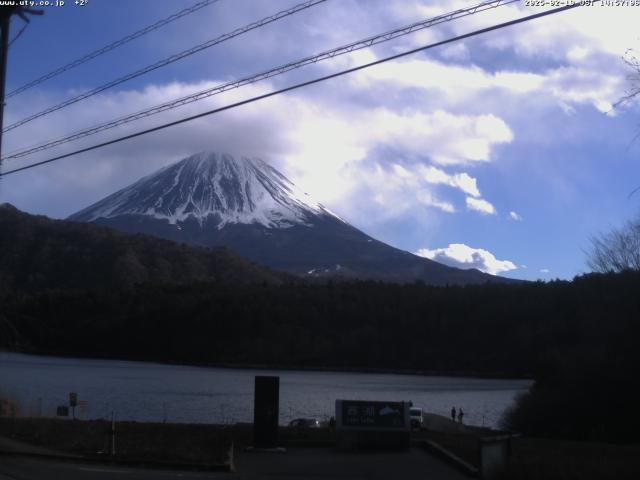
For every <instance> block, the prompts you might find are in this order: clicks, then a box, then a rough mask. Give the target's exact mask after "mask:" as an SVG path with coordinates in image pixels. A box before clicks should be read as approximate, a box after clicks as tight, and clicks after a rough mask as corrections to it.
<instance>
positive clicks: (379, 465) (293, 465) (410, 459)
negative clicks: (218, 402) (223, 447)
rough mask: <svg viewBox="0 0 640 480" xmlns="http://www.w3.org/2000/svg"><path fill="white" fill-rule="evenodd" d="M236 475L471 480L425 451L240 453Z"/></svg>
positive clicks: (289, 479) (292, 479)
mask: <svg viewBox="0 0 640 480" xmlns="http://www.w3.org/2000/svg"><path fill="white" fill-rule="evenodd" d="M235 464H236V468H237V475H238V477H240V478H242V479H245V478H247V479H269V480H280V479H282V480H303V479H305V480H306V479H313V480H335V479H349V480H364V479H366V480H389V479H395V478H399V479H402V480H413V479H420V480H424V479H425V478H428V479H430V480H468V477H466V476H464V475H463V474H462V473H459V472H458V471H457V470H455V469H454V468H453V467H451V466H449V465H447V464H445V463H443V462H442V461H440V460H438V459H437V458H435V457H433V456H432V455H430V454H428V453H426V452H425V451H423V450H421V449H418V448H412V449H411V450H410V451H408V452H369V453H341V452H337V451H335V450H333V449H330V448H290V449H289V450H288V451H287V452H286V453H247V452H237V453H236V456H235Z"/></svg>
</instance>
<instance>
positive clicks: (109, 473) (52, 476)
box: [0, 455, 232, 480]
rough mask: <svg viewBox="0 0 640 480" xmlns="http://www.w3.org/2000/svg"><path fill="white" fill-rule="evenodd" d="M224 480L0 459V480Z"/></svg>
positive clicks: (215, 476) (201, 474) (202, 474)
mask: <svg viewBox="0 0 640 480" xmlns="http://www.w3.org/2000/svg"><path fill="white" fill-rule="evenodd" d="M222 478H224V479H227V480H230V479H231V478H232V476H231V475H230V474H228V473H209V472H179V471H173V470H149V469H142V468H129V467H118V466H112V465H99V464H95V463H77V462H75V461H73V462H72V461H59V460H48V459H41V458H33V457H22V456H15V457H14V456H7V455H0V480H110V479H117V480H171V479H183V480H195V479H203V480H204V479H222Z"/></svg>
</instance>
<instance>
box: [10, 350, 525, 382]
mask: <svg viewBox="0 0 640 480" xmlns="http://www.w3.org/2000/svg"><path fill="white" fill-rule="evenodd" d="M5 353H6V354H14V355H26V356H31V357H44V358H61V359H72V360H73V359H81V360H110V361H114V362H118V361H120V362H137V363H151V364H154V365H166V366H181V367H186V366H188V367H199V368H220V369H227V370H264V371H269V370H282V371H287V372H320V373H362V374H372V375H375V374H378V375H412V376H420V377H452V378H474V379H490V380H529V381H533V375H522V376H514V375H509V374H506V373H504V372H502V373H501V372H491V373H484V372H465V371H433V370H420V369H386V368H379V367H339V366H291V365H264V364H251V363H247V364H243V363H197V362H165V361H160V360H154V359H140V358H129V357H108V356H103V357H100V356H83V355H72V354H61V353H56V352H29V351H12V350H2V349H0V355H2V354H5Z"/></svg>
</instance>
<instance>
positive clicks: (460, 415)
mask: <svg viewBox="0 0 640 480" xmlns="http://www.w3.org/2000/svg"><path fill="white" fill-rule="evenodd" d="M462 417H464V412H463V411H462V407H460V410H458V421H459V422H460V423H462Z"/></svg>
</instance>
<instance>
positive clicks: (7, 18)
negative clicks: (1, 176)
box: [0, 7, 15, 168]
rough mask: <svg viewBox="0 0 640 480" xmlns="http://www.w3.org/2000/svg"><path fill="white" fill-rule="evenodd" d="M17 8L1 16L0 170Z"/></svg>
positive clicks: (5, 9) (4, 10)
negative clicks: (13, 25) (10, 29)
mask: <svg viewBox="0 0 640 480" xmlns="http://www.w3.org/2000/svg"><path fill="white" fill-rule="evenodd" d="M14 11H15V7H9V8H7V7H4V8H3V9H2V11H1V12H0V14H1V15H2V18H1V19H0V22H2V23H0V28H2V34H1V36H0V42H1V43H0V168H2V129H3V128H4V85H5V81H6V79H7V55H8V53H9V28H10V26H11V15H12V14H13V13H14Z"/></svg>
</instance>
